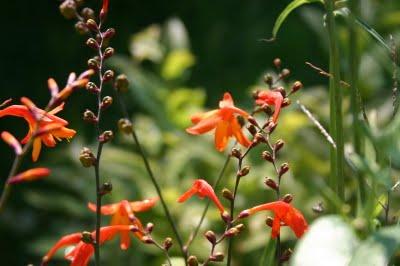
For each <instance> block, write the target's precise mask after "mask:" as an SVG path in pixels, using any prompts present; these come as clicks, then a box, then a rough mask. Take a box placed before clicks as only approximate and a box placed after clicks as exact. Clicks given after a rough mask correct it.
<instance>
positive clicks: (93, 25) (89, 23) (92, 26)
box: [86, 19, 99, 31]
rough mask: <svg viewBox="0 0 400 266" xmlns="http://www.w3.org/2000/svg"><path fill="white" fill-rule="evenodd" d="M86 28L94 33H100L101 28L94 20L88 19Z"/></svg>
mask: <svg viewBox="0 0 400 266" xmlns="http://www.w3.org/2000/svg"><path fill="white" fill-rule="evenodd" d="M86 26H87V27H88V28H89V29H90V30H92V31H98V30H99V26H98V25H97V23H96V21H94V19H88V20H87V21H86Z"/></svg>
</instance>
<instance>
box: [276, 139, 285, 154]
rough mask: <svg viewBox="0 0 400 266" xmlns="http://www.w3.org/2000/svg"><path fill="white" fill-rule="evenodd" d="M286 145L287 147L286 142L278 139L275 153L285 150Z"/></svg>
mask: <svg viewBox="0 0 400 266" xmlns="http://www.w3.org/2000/svg"><path fill="white" fill-rule="evenodd" d="M284 145H285V142H284V141H283V140H281V139H278V141H277V142H276V143H275V145H274V150H275V152H278V151H280V150H281V149H282V148H283V146H284Z"/></svg>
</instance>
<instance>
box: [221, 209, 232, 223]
mask: <svg viewBox="0 0 400 266" xmlns="http://www.w3.org/2000/svg"><path fill="white" fill-rule="evenodd" d="M221 218H222V220H224V222H225V223H229V222H230V221H231V216H230V215H229V213H228V212H227V211H224V212H223V213H222V214H221Z"/></svg>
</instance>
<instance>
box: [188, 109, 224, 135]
mask: <svg viewBox="0 0 400 266" xmlns="http://www.w3.org/2000/svg"><path fill="white" fill-rule="evenodd" d="M218 114H219V113H215V114H214V115H212V116H210V117H207V118H205V119H203V120H201V121H199V122H198V123H197V124H196V125H194V126H192V127H189V128H187V129H186V132H188V133H190V134H193V135H199V134H204V133H206V132H208V131H210V130H212V129H214V128H215V127H216V126H217V124H218V122H220V121H221V117H220V116H219V115H218Z"/></svg>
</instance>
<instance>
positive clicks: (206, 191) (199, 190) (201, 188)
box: [178, 179, 225, 214]
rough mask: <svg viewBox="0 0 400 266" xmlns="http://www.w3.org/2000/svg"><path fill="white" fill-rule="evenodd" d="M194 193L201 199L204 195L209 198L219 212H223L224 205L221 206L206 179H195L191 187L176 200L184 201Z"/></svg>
mask: <svg viewBox="0 0 400 266" xmlns="http://www.w3.org/2000/svg"><path fill="white" fill-rule="evenodd" d="M195 194H197V196H199V197H200V198H201V199H203V198H204V197H207V198H209V199H211V200H212V201H213V202H214V203H215V205H216V206H217V207H218V209H219V211H220V213H221V214H223V213H224V211H225V210H224V206H222V204H221V202H220V201H219V199H218V197H217V195H215V192H214V189H213V188H212V186H210V184H208V183H207V181H205V180H203V179H197V180H195V181H194V182H193V185H192V187H191V188H190V189H189V190H188V191H186V192H185V193H183V195H182V196H180V197H179V198H178V202H184V201H186V200H187V199H189V198H190V197H192V196H193V195H195Z"/></svg>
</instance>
